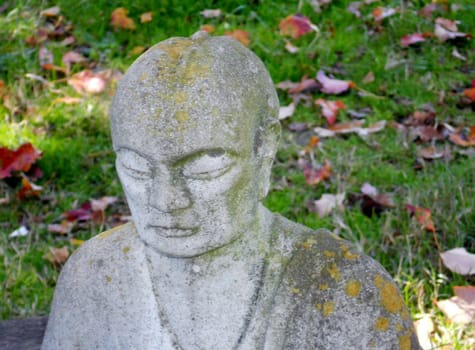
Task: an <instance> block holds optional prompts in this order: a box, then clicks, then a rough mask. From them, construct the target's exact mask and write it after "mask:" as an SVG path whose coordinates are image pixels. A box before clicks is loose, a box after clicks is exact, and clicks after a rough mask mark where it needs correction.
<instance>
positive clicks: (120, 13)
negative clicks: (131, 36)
mask: <svg viewBox="0 0 475 350" xmlns="http://www.w3.org/2000/svg"><path fill="white" fill-rule="evenodd" d="M128 13H129V10H127V9H125V8H123V7H119V8H116V9H115V10H114V11H112V14H111V22H110V24H111V26H112V27H113V28H114V29H116V30H117V29H129V30H134V29H135V22H134V20H133V19H132V18H129V17H128V16H127V15H128Z"/></svg>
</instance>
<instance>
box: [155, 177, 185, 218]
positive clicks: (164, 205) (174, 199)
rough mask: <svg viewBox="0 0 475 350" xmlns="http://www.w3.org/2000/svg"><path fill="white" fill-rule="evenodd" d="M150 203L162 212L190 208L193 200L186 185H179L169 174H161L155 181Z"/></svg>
mask: <svg viewBox="0 0 475 350" xmlns="http://www.w3.org/2000/svg"><path fill="white" fill-rule="evenodd" d="M149 203H150V205H151V206H152V207H154V208H156V209H158V210H159V211H161V212H171V211H174V210H177V209H186V208H188V207H189V206H190V205H191V200H190V197H189V194H188V192H187V190H186V188H184V186H182V185H177V184H176V183H174V181H171V178H170V177H169V176H161V177H158V178H156V179H154V181H153V188H152V189H151V191H150V194H149Z"/></svg>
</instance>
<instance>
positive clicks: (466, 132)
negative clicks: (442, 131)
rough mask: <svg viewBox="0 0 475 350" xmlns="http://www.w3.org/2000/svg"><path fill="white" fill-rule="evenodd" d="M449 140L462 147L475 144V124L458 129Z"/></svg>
mask: <svg viewBox="0 0 475 350" xmlns="http://www.w3.org/2000/svg"><path fill="white" fill-rule="evenodd" d="M449 140H450V141H452V142H453V143H455V144H456V145H459V146H462V147H469V146H475V126H472V127H470V128H458V129H456V130H455V131H454V132H453V133H452V134H450V136H449Z"/></svg>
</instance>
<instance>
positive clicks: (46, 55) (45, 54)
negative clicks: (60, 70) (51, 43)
mask: <svg viewBox="0 0 475 350" xmlns="http://www.w3.org/2000/svg"><path fill="white" fill-rule="evenodd" d="M38 60H39V61H40V66H41V67H42V68H44V67H45V66H49V65H53V53H52V52H51V51H50V50H48V49H47V48H46V47H44V46H42V47H40V49H39V50H38Z"/></svg>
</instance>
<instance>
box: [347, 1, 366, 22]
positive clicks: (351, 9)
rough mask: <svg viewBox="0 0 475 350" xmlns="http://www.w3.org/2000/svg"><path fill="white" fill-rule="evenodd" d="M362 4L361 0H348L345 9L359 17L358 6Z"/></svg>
mask: <svg viewBox="0 0 475 350" xmlns="http://www.w3.org/2000/svg"><path fill="white" fill-rule="evenodd" d="M362 5H363V3H362V2H361V1H353V2H350V4H349V5H348V7H347V10H348V11H349V12H350V13H352V14H354V15H355V16H356V18H360V17H361V12H360V8H361V6H362Z"/></svg>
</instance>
